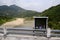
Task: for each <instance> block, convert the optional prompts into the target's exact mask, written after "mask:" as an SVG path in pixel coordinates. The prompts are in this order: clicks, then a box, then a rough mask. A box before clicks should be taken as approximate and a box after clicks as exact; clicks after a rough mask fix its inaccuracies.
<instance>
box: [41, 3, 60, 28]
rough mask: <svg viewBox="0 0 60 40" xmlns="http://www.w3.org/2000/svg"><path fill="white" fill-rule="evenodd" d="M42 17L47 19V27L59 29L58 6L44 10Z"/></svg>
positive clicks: (59, 8)
mask: <svg viewBox="0 0 60 40" xmlns="http://www.w3.org/2000/svg"><path fill="white" fill-rule="evenodd" d="M42 16H48V17H49V26H50V27H51V28H53V29H60V4H59V5H57V6H53V7H51V8H49V9H47V10H45V11H44V12H43V13H42Z"/></svg>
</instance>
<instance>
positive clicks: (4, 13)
mask: <svg viewBox="0 0 60 40" xmlns="http://www.w3.org/2000/svg"><path fill="white" fill-rule="evenodd" d="M38 15H40V13H39V12H36V11H31V10H25V9H23V8H21V7H18V6H16V5H11V6H6V5H3V6H0V25H1V24H3V23H5V22H7V21H11V19H13V18H17V17H19V18H26V19H29V20H30V19H32V17H33V16H38Z"/></svg>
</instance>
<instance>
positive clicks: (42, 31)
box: [0, 28, 60, 37]
mask: <svg viewBox="0 0 60 40" xmlns="http://www.w3.org/2000/svg"><path fill="white" fill-rule="evenodd" d="M4 30H5V31H4ZM0 33H2V34H4V35H5V34H7V35H8V34H22V35H36V36H45V37H46V36H47V33H48V32H47V30H46V29H21V28H5V29H4V28H0ZM50 33H51V34H50V37H56V36H57V37H60V30H51V32H50Z"/></svg>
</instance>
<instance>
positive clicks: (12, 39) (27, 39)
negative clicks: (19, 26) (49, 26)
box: [0, 34, 60, 40]
mask: <svg viewBox="0 0 60 40" xmlns="http://www.w3.org/2000/svg"><path fill="white" fill-rule="evenodd" d="M0 36H2V35H0ZM0 40H48V38H46V37H40V36H29V35H14V34H9V35H7V37H6V38H5V39H4V38H3V37H0ZM49 40H60V37H52V38H50V39H49Z"/></svg>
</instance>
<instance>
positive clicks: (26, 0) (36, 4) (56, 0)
mask: <svg viewBox="0 0 60 40" xmlns="http://www.w3.org/2000/svg"><path fill="white" fill-rule="evenodd" d="M13 4H16V5H17V6H20V7H22V8H24V9H28V10H34V11H39V12H42V11H44V10H46V9H48V8H49V7H51V6H55V5H58V4H60V0H0V5H13Z"/></svg>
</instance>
